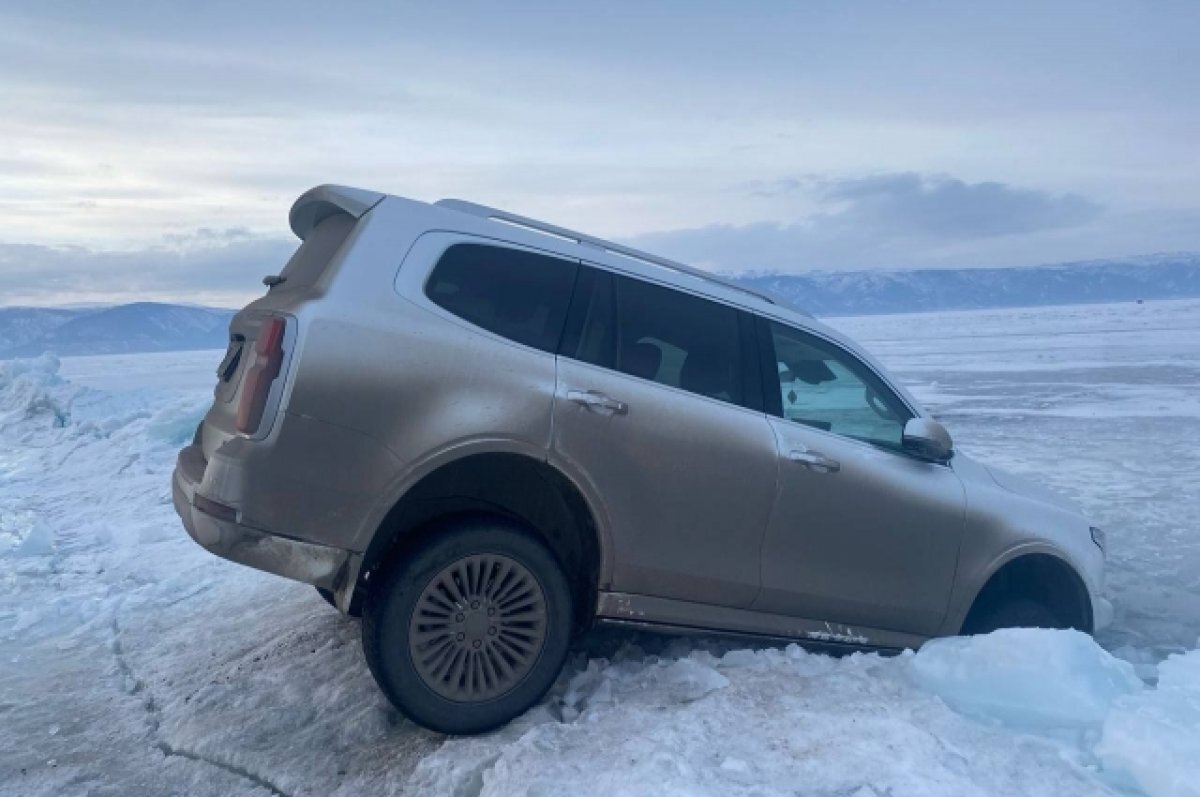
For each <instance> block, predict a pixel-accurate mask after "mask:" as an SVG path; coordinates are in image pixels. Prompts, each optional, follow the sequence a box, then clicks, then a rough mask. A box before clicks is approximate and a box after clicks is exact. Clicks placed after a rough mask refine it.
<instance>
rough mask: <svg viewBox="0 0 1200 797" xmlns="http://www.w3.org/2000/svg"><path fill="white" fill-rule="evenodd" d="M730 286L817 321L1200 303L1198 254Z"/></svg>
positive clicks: (808, 276) (752, 277)
mask: <svg viewBox="0 0 1200 797" xmlns="http://www.w3.org/2000/svg"><path fill="white" fill-rule="evenodd" d="M735 279H736V280H737V281H739V282H742V283H744V284H746V285H749V286H751V287H754V288H756V289H758V290H761V291H765V292H767V293H772V294H776V295H778V296H780V297H782V298H783V299H785V300H786V301H788V302H789V303H791V304H794V305H796V306H798V307H802V308H804V309H805V310H807V311H808V312H810V313H812V314H813V315H815V316H841V315H874V314H880V313H919V312H927V311H934V310H975V309H984V308H989V307H1037V306H1042V305H1055V304H1097V303H1102V302H1125V301H1136V300H1138V299H1180V298H1191V297H1200V252H1182V253H1174V254H1156V255H1142V256H1139V257H1129V258H1118V259H1110V260H1090V261H1081V262H1074V263H1058V264H1055V265H1046V266H1028V267H1021V268H949V269H920V270H908V271H806V272H804V273H801V274H771V273H751V274H742V275H740V276H736V277H735Z"/></svg>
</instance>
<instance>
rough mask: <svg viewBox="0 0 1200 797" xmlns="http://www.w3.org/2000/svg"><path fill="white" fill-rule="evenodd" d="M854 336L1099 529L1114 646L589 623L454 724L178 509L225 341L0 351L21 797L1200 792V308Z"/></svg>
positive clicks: (2, 535)
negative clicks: (561, 658) (543, 676)
mask: <svg viewBox="0 0 1200 797" xmlns="http://www.w3.org/2000/svg"><path fill="white" fill-rule="evenodd" d="M835 323H836V324H837V325H838V326H841V327H843V328H844V329H846V330H847V331H849V332H850V333H851V334H852V335H853V336H854V337H856V338H858V339H860V340H863V341H864V342H865V343H866V345H867V346H868V348H870V349H871V350H872V351H873V352H875V353H876V354H878V355H879V356H880V357H881V359H882V360H883V361H884V362H885V363H886V364H887V365H888V366H889V367H890V368H892V369H893V370H894V371H895V372H896V373H898V374H899V375H900V377H901V378H902V379H904V380H905V381H906V382H907V383H908V384H909V385H911V386H912V388H913V390H914V391H915V392H916V393H917V394H918V396H920V397H921V398H922V400H924V401H927V402H928V403H929V404H930V406H931V407H932V409H933V410H934V412H935V413H936V414H937V415H938V416H939V417H940V418H941V419H942V420H944V421H945V422H946V423H947V424H948V425H949V427H950V429H951V432H952V433H953V434H954V436H955V440H956V443H957V444H958V445H959V446H960V447H961V448H963V449H965V450H969V451H970V452H971V453H972V454H975V455H977V456H979V457H980V458H981V459H983V460H984V461H986V462H988V463H989V464H995V465H999V466H1000V467H1003V468H1006V469H1009V470H1013V471H1015V472H1017V473H1020V474H1023V475H1025V476H1027V477H1034V478H1036V479H1037V480H1038V481H1039V482H1040V483H1042V484H1045V485H1046V486H1048V487H1051V488H1053V489H1055V490H1057V491H1058V492H1061V493H1063V494H1065V495H1067V496H1068V497H1070V498H1072V499H1074V500H1075V501H1076V502H1078V503H1079V504H1080V505H1081V506H1083V508H1084V509H1085V511H1086V512H1087V513H1088V514H1089V515H1090V516H1091V517H1092V518H1094V519H1095V520H1096V521H1097V524H1098V525H1101V526H1103V527H1104V528H1105V529H1106V530H1107V532H1108V539H1109V548H1110V554H1109V556H1110V570H1109V587H1108V590H1109V596H1110V597H1111V598H1113V600H1114V602H1115V604H1116V617H1115V620H1114V623H1113V626H1112V628H1111V629H1109V630H1107V631H1105V632H1104V633H1103V634H1101V635H1100V638H1099V640H1098V641H1099V642H1100V646H1099V647H1097V646H1096V645H1094V644H1093V643H1091V642H1090V641H1088V640H1086V639H1085V638H1083V637H1081V636H1079V635H1073V634H1069V633H1061V632H1050V631H1042V632H1029V633H1021V634H1018V635H1017V636H1010V635H1009V634H1008V632H1004V633H1000V634H997V635H989V636H985V637H976V638H973V639H971V640H954V641H953V642H952V643H937V644H935V645H933V646H930V647H928V648H926V649H924V650H922V651H921V652H920V653H916V654H912V653H908V654H902V655H899V656H896V657H892V658H887V657H882V656H879V655H863V654H857V655H851V656H845V657H842V658H837V657H832V656H828V655H821V654H818V653H814V652H808V651H805V650H804V649H802V648H800V647H798V646H795V645H792V646H787V647H784V648H775V647H769V646H767V647H753V646H749V645H747V644H746V643H745V642H744V641H734V642H728V641H726V642H719V643H718V642H716V641H714V640H711V639H706V638H704V637H687V638H684V639H679V640H666V639H663V638H659V637H654V636H648V635H633V634H629V633H627V632H613V631H605V632H596V633H593V634H592V635H589V636H588V637H587V638H586V639H585V640H584V642H583V643H582V644H583V647H582V648H581V649H580V650H577V651H575V652H573V653H572V655H571V660H570V663H569V665H568V668H567V670H566V671H565V672H564V673H563V675H562V677H561V678H560V680H559V682H558V684H557V685H556V686H555V688H554V689H553V690H552V691H551V693H550V694H549V695H548V696H547V698H546V700H545V701H543V703H542V704H541V705H539V706H538V707H536V708H535V709H534V710H532V711H530V712H528V713H527V714H526V715H525V716H523V717H521V718H519V719H518V720H517V721H515V722H514V723H512V724H510V725H509V726H507V727H505V728H503V729H501V730H499V731H497V732H495V733H492V734H488V735H485V736H482V737H478V738H472V739H446V738H444V737H441V736H438V735H436V734H432V733H428V732H425V731H422V730H420V729H419V728H416V727H414V726H413V725H412V724H411V723H408V722H407V721H405V720H404V719H403V718H402V717H401V716H400V715H399V714H398V713H397V712H396V711H395V710H394V709H393V708H392V707H391V706H390V705H389V704H388V703H387V701H386V700H385V699H384V698H383V696H382V695H381V694H380V693H379V691H378V689H377V688H376V687H375V685H374V682H373V680H372V679H371V676H370V673H369V672H368V671H367V668H366V665H365V664H364V662H363V658H362V653H361V651H360V649H359V645H360V639H359V626H358V624H357V623H355V622H353V621H350V620H347V619H345V618H343V617H341V616H340V615H338V614H337V613H335V612H333V611H331V610H330V609H329V607H328V606H326V605H325V604H324V603H323V602H322V601H321V599H320V598H319V597H317V596H316V595H315V594H314V592H313V590H312V589H311V588H308V587H306V586H304V585H302V584H295V583H292V582H288V581H285V580H282V579H278V578H275V577H272V576H269V575H266V574H262V573H258V572H255V571H253V570H249V569H246V568H243V567H239V566H237V565H234V564H231V563H227V562H224V561H223V560H220V559H217V558H215V557H213V556H211V555H209V554H208V553H206V552H205V551H203V550H202V549H200V548H199V547H198V546H196V545H195V544H194V543H192V542H191V540H190V539H188V538H187V536H186V534H184V532H183V530H182V529H181V528H180V526H179V522H178V520H177V518H176V517H175V515H174V512H173V510H172V507H171V494H170V473H171V468H172V466H173V463H174V458H175V454H176V452H177V450H178V447H179V446H180V445H181V444H182V443H183V442H185V441H186V440H187V439H189V438H190V436H191V434H192V431H193V429H194V427H195V424H196V422H197V421H198V419H199V417H200V414H201V413H202V412H203V410H204V408H205V406H207V404H208V402H209V401H211V395H212V394H211V388H212V380H213V376H212V374H213V369H214V368H215V366H216V364H217V361H218V360H219V359H220V356H221V354H220V352H208V353H186V354H183V355H178V356H176V355H145V356H133V355H121V356H119V357H111V358H103V357H94V358H63V359H62V361H61V363H59V362H58V361H56V360H55V359H54V358H53V357H42V358H35V359H33V360H27V361H17V362H8V363H0V661H2V662H3V666H2V667H0V750H2V751H3V753H2V754H0V761H2V763H3V766H0V794H4V795H9V794H13V795H22V797H24V796H25V795H34V796H36V795H60V794H62V795H74V794H84V793H95V794H189V795H200V796H204V795H213V796H214V797H215V796H216V795H242V794H246V795H267V794H285V795H288V797H302V796H303V795H358V794H413V795H445V794H460V795H472V796H473V795H478V794H484V795H509V794H515V795H530V794H535V795H536V794H542V795H546V794H552V795H557V794H571V795H581V796H582V797H588V795H610V794H626V795H641V794H654V795H666V794H689V795H691V794H696V795H708V794H712V795H751V794H753V795H766V796H768V797H770V796H771V795H794V794H796V793H802V794H812V795H821V796H824V795H839V796H840V795H858V796H860V797H873V796H876V795H877V796H879V797H882V796H883V795H889V794H890V795H932V796H933V797H937V796H938V795H953V796H954V797H963V796H966V797H971V796H973V795H1017V794H1019V795H1046V796H1047V797H1060V796H1067V797H1070V796H1071V795H1081V796H1082V795H1089V796H1091V795H1106V794H1121V795H1128V794H1133V795H1136V794H1149V795H1153V797H1163V796H1164V795H1171V796H1172V797H1174V796H1175V795H1189V794H1191V795H1195V794H1196V792H1195V784H1197V783H1200V774H1198V773H1197V772H1196V762H1200V751H1198V750H1197V746H1196V745H1197V729H1198V728H1200V718H1198V714H1200V707H1198V706H1197V700H1198V698H1197V690H1198V689H1200V687H1198V684H1197V681H1198V676H1197V672H1196V670H1197V667H1198V666H1200V665H1198V662H1200V653H1196V652H1194V650H1195V648H1196V647H1197V637H1200V582H1197V580H1196V573H1198V572H1200V525H1197V523H1196V520H1195V519H1196V518H1197V517H1200V493H1198V491H1197V490H1196V489H1195V484H1196V477H1197V474H1200V446H1197V445H1196V444H1195V440H1197V439H1200V410H1198V409H1197V408H1196V406H1195V404H1196V402H1195V398H1194V397H1195V396H1196V395H1200V347H1197V346H1196V345H1195V342H1196V340H1197V339H1198V335H1200V302H1190V303H1188V302H1147V303H1146V304H1145V305H1137V306H1136V307H1135V306H1133V305H1111V306H1092V307H1086V308H1038V309H1036V310H1006V311H981V312H963V313H940V314H927V315H919V316H903V317H873V318H858V319H837V320H835ZM1105 650H1107V651H1109V652H1110V653H1111V656H1110V655H1109V653H1106V652H1105ZM1130 667H1133V668H1134V670H1135V671H1136V674H1137V675H1138V676H1140V678H1139V679H1138V680H1141V681H1144V682H1145V686H1142V687H1138V686H1136V685H1135V684H1134V682H1133V681H1131V680H1130V672H1131V670H1130ZM926 679H927V680H926ZM998 697H1002V698H1003V699H1002V700H997V698H998ZM980 698H983V699H982V700H981V699H980ZM52 728H57V732H56V733H50V732H49V729H52ZM50 762H53V764H51V763H50ZM1189 790H1190V791H1189Z"/></svg>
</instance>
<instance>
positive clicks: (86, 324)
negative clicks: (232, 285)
mask: <svg viewBox="0 0 1200 797" xmlns="http://www.w3.org/2000/svg"><path fill="white" fill-rule="evenodd" d="M233 312H234V311H232V310H220V309H216V308H211V307H189V306H184V305H177V304H157V303H153V302H137V303H134V304H123V305H118V306H116V307H103V308H94V309H63V308H55V307H0V359H3V358H8V357H27V356H32V355H37V354H41V353H42V352H44V351H52V352H54V353H56V354H60V355H77V354H128V353H132V352H150V351H184V350H188V349H220V348H224V347H225V344H226V341H227V338H226V335H227V330H228V328H229V319H230V318H232V317H233Z"/></svg>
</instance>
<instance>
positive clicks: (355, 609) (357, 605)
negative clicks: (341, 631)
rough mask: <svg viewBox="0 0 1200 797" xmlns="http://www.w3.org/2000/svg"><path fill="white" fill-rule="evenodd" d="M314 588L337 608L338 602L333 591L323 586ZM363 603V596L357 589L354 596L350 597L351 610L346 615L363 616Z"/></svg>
mask: <svg viewBox="0 0 1200 797" xmlns="http://www.w3.org/2000/svg"><path fill="white" fill-rule="evenodd" d="M314 589H315V590H316V591H317V594H318V595H320V596H321V597H322V598H323V599H324V600H325V602H326V603H328V604H329V605H330V606H332V607H333V608H335V609H336V608H337V603H336V601H335V599H334V597H333V593H332V592H330V591H329V590H327V589H323V588H322V587H314ZM362 603H363V602H362V596H360V595H359V594H358V592H357V591H356V592H355V593H354V597H353V598H351V599H350V610H349V611H348V612H346V615H347V616H348V617H362V608H363V607H362Z"/></svg>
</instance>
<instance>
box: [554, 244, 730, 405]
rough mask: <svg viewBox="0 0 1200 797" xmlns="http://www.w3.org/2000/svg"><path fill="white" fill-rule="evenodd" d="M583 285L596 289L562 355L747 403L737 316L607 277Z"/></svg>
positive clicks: (721, 307)
mask: <svg viewBox="0 0 1200 797" xmlns="http://www.w3.org/2000/svg"><path fill="white" fill-rule="evenodd" d="M590 271H591V269H587V268H586V267H585V274H587V273H588V272H590ZM589 276H590V275H589ZM580 282H581V285H582V284H584V283H585V282H590V283H591V287H590V290H589V291H587V293H588V298H587V299H586V300H585V301H586V305H581V307H580V308H579V309H578V317H579V318H581V319H582V322H581V324H580V328H579V330H578V332H577V333H576V334H573V333H572V331H570V330H568V333H567V335H566V336H565V337H564V349H563V352H562V353H563V354H564V355H566V356H568V357H572V358H574V359H577V360H583V361H584V362H590V363H593V364H595V365H601V366H604V367H606V368H613V369H615V370H617V371H620V372H622V373H625V374H629V375H630V376H636V377H638V378H640V379H648V380H650V381H652V382H658V383H659V384H663V385H668V386H670V387H677V388H681V389H683V390H687V391H688V392H691V393H698V394H700V395H702V396H707V397H709V398H714V399H719V400H721V401H728V402H729V403H731V404H739V405H742V406H746V405H747V391H746V385H745V382H744V375H743V374H744V368H743V362H742V361H743V354H742V352H743V347H742V336H741V331H740V324H739V318H738V316H739V313H738V311H737V310H735V309H733V308H732V307H727V306H725V305H722V304H718V303H716V302H710V301H708V300H706V299H700V298H698V297H695V296H691V295H689V294H686V293H682V292H680V291H675V290H671V289H670V288H664V287H661V286H658V285H653V284H651V283H648V282H643V281H641V280H637V279H632V278H629V277H621V276H617V275H613V274H609V273H607V272H602V271H596V272H595V273H594V278H591V279H585V280H580ZM581 293H582V292H581Z"/></svg>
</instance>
